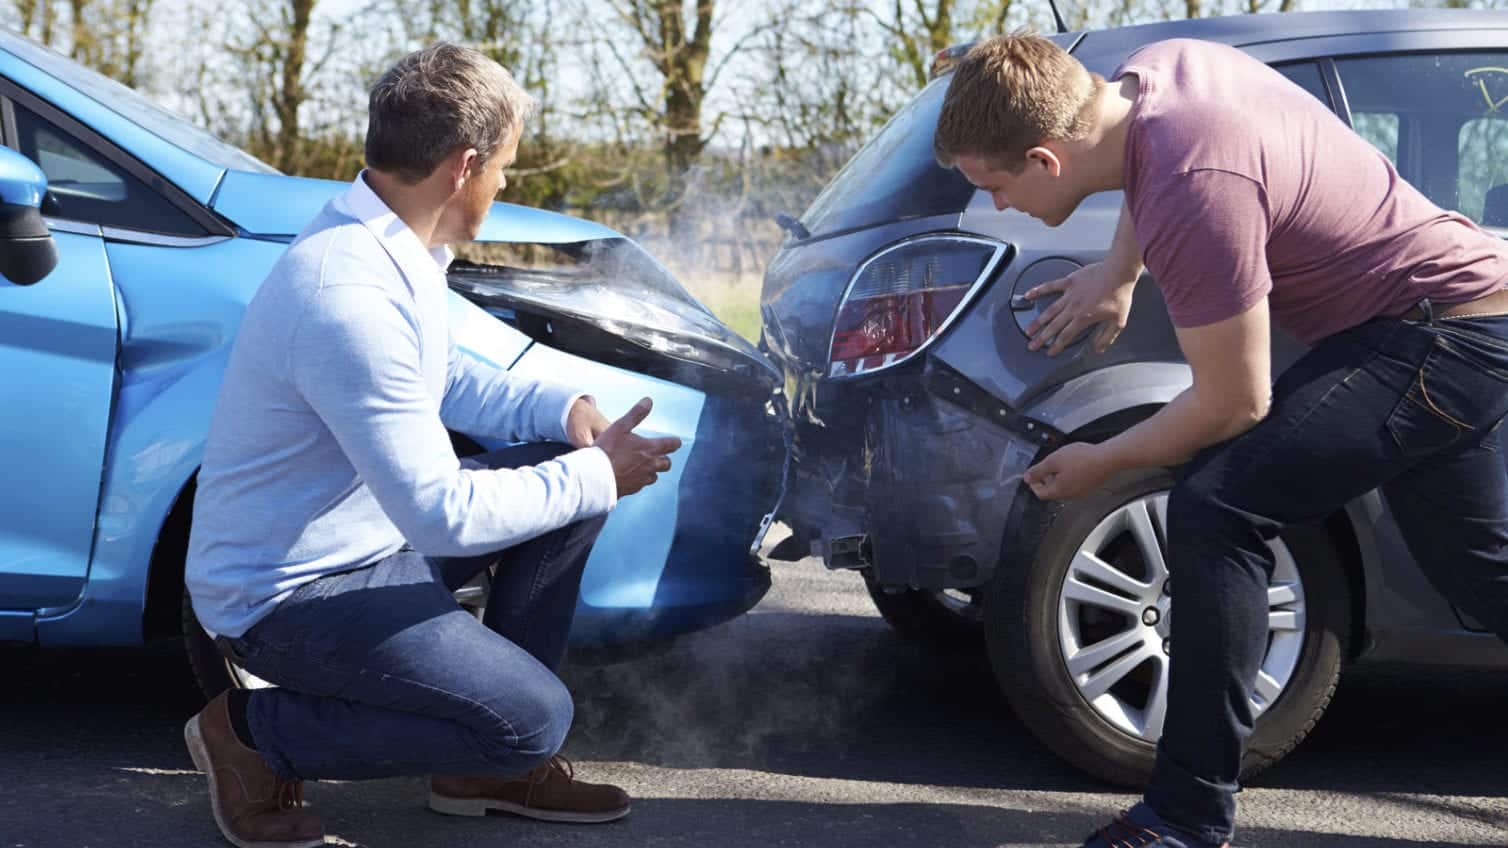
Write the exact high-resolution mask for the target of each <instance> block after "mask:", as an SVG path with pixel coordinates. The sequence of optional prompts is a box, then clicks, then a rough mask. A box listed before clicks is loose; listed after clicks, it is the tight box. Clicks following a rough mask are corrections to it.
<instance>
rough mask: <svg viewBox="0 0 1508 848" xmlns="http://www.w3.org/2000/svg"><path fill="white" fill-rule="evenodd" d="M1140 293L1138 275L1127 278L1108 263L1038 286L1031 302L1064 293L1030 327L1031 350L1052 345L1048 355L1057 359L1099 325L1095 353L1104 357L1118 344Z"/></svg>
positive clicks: (1030, 294)
mask: <svg viewBox="0 0 1508 848" xmlns="http://www.w3.org/2000/svg"><path fill="white" fill-rule="evenodd" d="M1135 290H1136V275H1135V274H1132V275H1131V278H1130V279H1129V280H1128V279H1126V274H1125V273H1122V272H1120V271H1118V270H1117V269H1115V267H1114V266H1112V265H1110V264H1109V263H1105V262H1096V263H1094V264H1092V265H1085V266H1084V267H1083V268H1080V269H1079V270H1077V271H1074V272H1073V273H1072V274H1069V275H1068V276H1066V277H1062V278H1060V279H1057V280H1051V281H1049V282H1046V283H1043V284H1041V285H1039V286H1034V287H1033V288H1032V289H1031V290H1030V291H1028V292H1027V293H1026V299H1027V300H1036V299H1037V298H1039V297H1045V296H1046V295H1049V294H1053V293H1055V292H1062V293H1063V296H1062V297H1060V298H1058V299H1057V300H1056V301H1054V302H1053V303H1052V304H1050V305H1049V306H1048V307H1047V308H1046V309H1044V310H1042V314H1041V315H1038V316H1037V318H1036V320H1034V321H1032V322H1031V323H1030V324H1028V325H1027V326H1026V333H1027V335H1029V336H1031V342H1030V343H1029V344H1028V345H1027V347H1028V348H1030V349H1031V350H1038V349H1040V348H1041V347H1042V346H1043V345H1048V348H1047V355H1048V356H1057V355H1058V354H1059V353H1062V352H1063V349H1064V348H1066V347H1068V345H1069V344H1070V343H1072V342H1073V340H1074V339H1076V338H1078V336H1079V334H1080V333H1082V332H1084V331H1085V330H1087V329H1089V328H1090V327H1093V326H1095V325H1099V330H1098V331H1097V332H1096V333H1095V334H1094V349H1095V352H1097V353H1104V352H1105V350H1106V349H1107V348H1109V347H1110V345H1112V344H1114V343H1115V339H1116V337H1117V336H1119V335H1120V334H1121V330H1124V329H1125V328H1126V320H1127V318H1128V317H1129V316H1130V314H1131V295H1132V293H1133V292H1134V291H1135Z"/></svg>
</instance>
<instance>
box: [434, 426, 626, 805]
mask: <svg viewBox="0 0 1508 848" xmlns="http://www.w3.org/2000/svg"><path fill="white" fill-rule="evenodd" d="M568 450H569V448H568V447H567V446H565V445H554V444H534V445H522V446H517V447H511V448H504V449H502V450H499V451H494V452H492V453H489V454H484V455H482V456H480V457H474V458H473V459H472V461H473V462H475V463H476V464H479V465H484V466H486V467H490V468H517V467H520V466H523V465H534V464H537V463H540V462H545V461H548V460H550V459H553V458H554V457H556V456H559V455H560V454H562V453H565V452H566V451H568ZM604 520H605V519H604V518H601V517H599V518H592V519H587V520H584V521H579V522H576V523H575V524H570V525H567V526H565V527H561V528H559V529H557V530H553V531H551V532H549V533H545V534H543V535H541V536H538V537H536V538H534V539H530V540H529V541H527V542H524V543H522V544H520V545H517V546H515V547H513V548H509V549H508V550H506V551H503V552H501V553H500V554H498V555H496V556H492V557H482V558H477V559H471V560H465V559H441V560H437V561H436V562H435V566H436V570H437V571H438V572H439V573H440V574H441V575H442V577H443V579H444V580H445V582H446V583H447V585H449V586H450V587H451V588H455V587H457V586H459V585H461V584H462V583H464V582H465V581H466V580H468V579H470V577H471V575H473V574H475V573H476V572H477V571H478V570H479V568H480V567H485V565H482V566H479V564H478V563H479V562H480V561H486V562H487V563H488V564H494V563H495V572H496V573H495V574H494V576H493V579H492V591H491V593H490V596H489V598H488V603H487V610H486V612H485V613H484V615H483V618H482V620H483V622H484V623H485V624H486V626H487V627H488V629H490V630H492V631H493V632H494V633H497V634H499V635H501V636H503V637H504V638H506V639H508V640H509V641H510V642H512V643H513V644H515V645H517V646H518V647H520V648H523V649H524V650H525V651H527V652H528V653H529V655H530V656H532V657H534V658H535V659H536V660H538V661H539V662H540V663H541V664H542V665H543V666H544V667H545V668H547V669H549V670H550V671H551V672H554V670H555V669H556V668H557V667H559V665H560V662H561V660H562V658H563V657H564V655H565V649H566V642H567V640H568V638H569V636H570V630H571V621H572V619H573V617H574V616H575V612H576V603H577V600H578V598H579V596H580V586H581V575H582V571H583V570H584V569H585V567H586V561H587V558H588V556H589V555H590V554H591V551H592V546H593V544H594V543H595V542H596V539H597V535H598V534H599V533H600V532H601V531H602V524H603V521H604ZM549 683H550V684H553V686H550V685H549V684H547V683H546V682H545V680H544V678H542V677H541V678H538V679H537V680H536V684H535V688H539V689H542V690H543V689H547V688H548V689H552V690H555V691H548V692H547V691H541V692H539V693H538V697H531V698H530V699H529V700H530V701H531V702H535V703H540V704H550V703H555V704H558V705H559V706H557V707H554V708H546V709H545V710H544V711H543V712H542V713H540V714H537V715H532V716H520V717H515V716H513V715H510V716H509V722H510V724H512V725H513V726H514V730H515V731H516V732H517V734H516V735H517V736H518V737H519V738H521V739H529V738H533V739H535V740H536V741H545V740H547V739H548V738H549V736H550V732H549V731H548V730H545V731H541V732H537V733H536V732H535V731H534V730H532V729H531V728H530V727H529V726H528V725H530V724H531V723H533V722H540V723H541V724H540V725H538V726H541V727H554V728H558V732H559V738H557V739H555V741H554V742H553V743H551V744H548V745H547V747H546V749H545V750H544V751H542V752H541V756H540V757H539V759H540V760H541V762H539V764H538V765H536V766H535V767H534V768H532V769H530V770H529V771H527V772H524V773H522V774H517V775H514V776H512V777H496V776H483V775H474V776H465V775H440V774H436V775H435V776H434V777H433V778H431V780H430V794H429V808H430V809H431V810H434V811H435V812H437V813H446V814H448V815H459V816H480V815H485V814H486V813H487V812H488V811H489V810H496V811H500V812H506V813H513V814H515V815H520V816H527V817H529V818H533V819H539V820H542V821H553V822H573V823H597V822H609V821H614V820H616V819H620V818H623V817H624V816H626V815H628V811H629V798H628V793H626V792H624V791H623V790H622V789H619V788H618V787H616V786H608V785H604V784H594V783H587V782H585V781H581V780H577V779H576V777H575V771H574V769H573V767H572V765H571V763H570V761H569V760H567V759H566V758H564V757H562V756H560V755H559V754H558V753H557V752H558V751H559V749H560V746H561V744H563V743H564V741H565V732H566V731H567V730H568V729H569V728H570V724H571V716H572V709H573V707H572V703H571V696H570V693H569V692H568V691H567V690H566V688H565V685H564V684H562V683H560V681H559V680H558V679H556V678H554V677H553V676H552V677H550V678H549ZM531 712H532V711H531ZM520 722H522V723H523V726H521V725H520ZM529 747H536V746H535V745H532V744H531V745H530V746H529ZM519 755H520V750H519V749H518V747H517V746H515V747H514V748H513V749H512V750H511V752H510V754H509V757H510V761H511V762H513V763H517V761H518V758H519Z"/></svg>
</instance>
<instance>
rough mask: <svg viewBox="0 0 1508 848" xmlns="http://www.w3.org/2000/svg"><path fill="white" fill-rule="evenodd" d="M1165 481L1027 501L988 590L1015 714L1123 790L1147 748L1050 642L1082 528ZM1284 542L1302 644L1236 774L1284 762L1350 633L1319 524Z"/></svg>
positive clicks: (1340, 577)
mask: <svg viewBox="0 0 1508 848" xmlns="http://www.w3.org/2000/svg"><path fill="white" fill-rule="evenodd" d="M1172 484H1173V480H1172V477H1171V476H1169V475H1168V474H1167V473H1166V472H1162V471H1159V472H1148V473H1143V474H1139V475H1135V476H1132V475H1127V476H1125V477H1122V478H1118V479H1117V480H1115V481H1113V484H1112V485H1111V486H1109V487H1107V488H1106V489H1105V490H1102V491H1101V492H1099V493H1097V494H1095V495H1091V496H1086V497H1084V498H1080V499H1078V500H1075V501H1071V502H1068V503H1056V504H1034V505H1033V506H1032V508H1030V509H1029V510H1028V511H1027V514H1026V516H1025V518H1026V519H1027V520H1026V521H1024V522H1022V525H1021V527H1020V531H1021V532H1020V533H1019V535H1018V536H1017V539H1018V542H1017V543H1016V544H1015V545H1014V546H1013V549H1012V550H1010V551H1008V552H1007V554H1008V556H1007V557H1006V558H1005V559H1004V560H1003V562H1015V563H1019V564H1020V567H1015V568H1011V567H1005V566H1004V565H1002V567H1001V568H999V569H997V570H996V573H995V577H994V578H993V581H992V582H991V584H990V586H989V587H988V591H987V593H986V597H985V637H986V643H987V645H988V648H989V655H990V662H991V665H992V667H993V668H994V672H995V676H996V679H997V681H998V682H999V684H1000V686H1001V689H1002V690H1003V691H1004V694H1005V695H1006V697H1007V699H1008V700H1009V701H1010V702H1011V705H1012V707H1013V708H1014V709H1015V711H1016V713H1017V715H1018V716H1019V717H1020V718H1021V720H1022V721H1023V722H1024V723H1025V724H1026V726H1027V727H1028V728H1029V729H1030V730H1031V731H1032V733H1033V734H1035V735H1036V736H1037V738H1038V739H1040V740H1041V741H1042V742H1043V743H1044V744H1046V745H1047V746H1048V747H1049V748H1051V749H1052V750H1053V751H1054V752H1056V753H1057V754H1058V755H1059V756H1061V757H1063V759H1065V760H1067V761H1068V762H1070V763H1072V764H1073V765H1075V766H1077V767H1079V768H1080V769H1083V770H1084V771H1086V772H1088V773H1090V774H1091V775H1094V776H1095V777H1098V778H1100V779H1102V780H1106V781H1109V782H1110V783H1114V784H1119V785H1122V786H1127V787H1132V788H1140V787H1142V786H1144V785H1145V784H1146V781H1147V779H1148V777H1149V776H1150V775H1151V771H1152V762H1153V758H1154V755H1155V745H1154V743H1153V742H1149V741H1145V740H1143V739H1142V738H1140V737H1138V736H1134V735H1132V734H1131V733H1129V732H1127V731H1125V730H1122V729H1121V728H1118V727H1116V726H1115V725H1113V724H1111V723H1110V722H1109V721H1107V720H1106V719H1105V718H1103V717H1102V716H1101V715H1100V714H1099V713H1098V712H1096V711H1095V710H1094V708H1093V707H1091V706H1090V704H1089V702H1088V701H1087V700H1086V699H1085V697H1084V696H1083V694H1082V693H1081V692H1080V691H1079V689H1078V687H1077V686H1076V685H1075V684H1074V682H1073V680H1072V678H1071V677H1070V675H1069V673H1068V670H1067V667H1066V665H1065V662H1064V659H1063V656H1062V650H1061V648H1060V647H1059V645H1060V643H1059V630H1058V628H1059V622H1058V621H1057V618H1058V598H1059V592H1060V591H1061V587H1062V585H1063V581H1064V579H1065V577H1066V575H1067V570H1068V568H1069V566H1070V564H1071V562H1072V560H1073V558H1074V556H1075V555H1076V554H1077V553H1078V551H1079V549H1080V547H1081V545H1082V544H1083V543H1084V542H1085V540H1086V539H1087V538H1088V536H1089V533H1090V531H1091V530H1093V529H1094V528H1095V527H1096V526H1097V525H1098V524H1099V523H1100V522H1101V521H1102V520H1104V519H1105V518H1106V517H1107V516H1109V515H1110V514H1111V513H1112V512H1114V511H1115V510H1116V509H1119V508H1120V507H1121V506H1123V505H1125V504H1128V503H1131V502H1132V501H1134V500H1136V499H1137V498H1140V497H1143V496H1146V495H1150V494H1154V493H1156V492H1159V491H1167V490H1169V489H1170V488H1171V487H1172ZM1283 542H1284V543H1285V544H1286V545H1287V547H1288V550H1289V552H1290V553H1291V554H1292V555H1293V558H1294V561H1295V564H1296V565H1297V569H1298V574H1299V578H1300V580H1301V581H1302V583H1303V593H1304V599H1305V605H1306V609H1307V612H1306V626H1305V628H1304V640H1303V645H1302V648H1301V649H1300V651H1299V654H1298V660H1297V664H1296V665H1295V667H1294V669H1293V672H1292V674H1291V676H1290V678H1289V682H1288V685H1287V687H1286V688H1285V689H1284V690H1283V692H1282V694H1280V695H1279V696H1278V698H1277V700H1276V701H1274V702H1273V704H1272V705H1271V706H1269V707H1268V708H1267V709H1266V710H1265V711H1264V712H1263V713H1262V714H1261V715H1260V716H1258V718H1257V723H1256V727H1255V729H1254V731H1253V734H1252V737H1251V739H1250V740H1249V744H1248V746H1247V751H1246V756H1245V759H1244V761H1243V764H1242V777H1243V779H1244V778H1249V777H1251V776H1252V775H1255V774H1256V773H1257V772H1259V771H1261V770H1262V769H1264V768H1266V767H1268V766H1270V765H1272V764H1273V763H1276V762H1277V761H1279V760H1281V759H1282V758H1283V757H1284V756H1285V755H1287V754H1288V753H1289V752H1290V751H1292V750H1293V748H1294V747H1295V746H1296V745H1298V743H1299V742H1300V741H1302V740H1303V738H1304V737H1305V736H1306V735H1308V733H1309V731H1310V729H1312V728H1313V727H1314V724H1315V722H1317V721H1318V720H1319V717H1320V715H1321V714H1322V713H1323V712H1324V711H1325V708H1326V707H1327V706H1328V705H1329V703H1330V698H1331V696H1332V695H1333V694H1334V692H1335V686H1336V683H1337V681H1338V679H1339V675H1340V667H1341V662H1342V658H1343V657H1344V655H1345V654H1344V652H1345V639H1346V634H1347V633H1349V632H1350V630H1349V628H1350V602H1349V598H1348V592H1349V589H1348V583H1347V580H1346V575H1345V573H1344V571H1343V568H1342V566H1341V563H1340V562H1339V559H1338V557H1337V555H1336V553H1335V550H1334V547H1333V545H1331V544H1330V543H1329V541H1328V539H1327V538H1326V537H1325V535H1324V533H1323V531H1320V530H1318V529H1314V528H1297V529H1295V530H1292V531H1289V532H1286V533H1284V534H1283ZM1171 659H1172V657H1169V660H1171Z"/></svg>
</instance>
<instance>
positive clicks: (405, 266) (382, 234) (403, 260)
mask: <svg viewBox="0 0 1508 848" xmlns="http://www.w3.org/2000/svg"><path fill="white" fill-rule="evenodd" d="M366 174H367V172H366V171H364V170H363V171H362V172H361V173H359V174H357V175H356V179H355V180H353V181H352V182H351V187H350V188H349V189H347V190H346V191H345V193H344V194H341V195H340V196H339V197H337V198H336V205H337V207H338V208H339V209H340V211H342V212H344V213H345V214H347V215H349V216H351V217H352V218H355V219H356V220H358V221H360V222H361V223H362V225H363V226H365V227H366V228H367V229H368V230H370V231H371V233H372V235H374V236H376V237H377V240H378V241H379V242H381V243H382V247H383V249H385V250H386V251H387V252H388V255H389V256H391V257H392V258H393V262H395V263H397V265H398V269H399V270H400V271H402V272H403V275H404V276H405V277H408V278H409V279H410V280H415V281H416V280H420V279H424V278H426V277H429V278H433V277H434V276H435V274H436V272H437V271H438V273H439V278H440V280H441V281H442V282H443V281H444V278H445V269H446V268H448V267H450V262H451V260H452V259H454V258H455V253H454V252H452V251H451V249H450V247H449V246H448V245H440V246H438V247H432V248H427V247H425V246H424V242H422V241H420V240H419V236H418V234H417V233H415V232H414V231H413V230H412V229H409V226H408V224H405V223H404V222H403V219H402V218H400V217H398V213H396V212H394V211H393V210H392V209H389V208H388V205H387V204H386V203H384V202H383V201H382V198H380V197H378V196H377V192H375V191H372V187H371V186H370V185H368V184H367V180H366Z"/></svg>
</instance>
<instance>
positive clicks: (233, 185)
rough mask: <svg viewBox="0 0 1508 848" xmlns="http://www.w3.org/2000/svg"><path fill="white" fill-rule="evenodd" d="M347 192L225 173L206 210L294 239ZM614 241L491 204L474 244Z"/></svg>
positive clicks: (567, 221) (596, 230)
mask: <svg viewBox="0 0 1508 848" xmlns="http://www.w3.org/2000/svg"><path fill="white" fill-rule="evenodd" d="M349 186H350V183H343V182H337V181H335V180H312V179H307V178H304V177H288V176H284V175H282V174H257V173H252V172H250V171H226V172H225V177H224V179H222V180H221V181H220V187H219V188H218V189H217V190H216V191H215V196H214V199H213V200H212V201H211V202H210V206H211V208H213V209H214V210H215V212H217V213H219V214H220V215H222V216H224V217H225V218H227V219H229V220H230V221H231V222H232V223H234V224H235V225H236V226H238V227H240V228H241V229H242V230H245V231H246V232H247V233H248V234H249V235H252V236H264V237H270V238H292V237H293V236H296V235H298V234H299V232H300V231H301V230H303V228H304V225H306V224H308V223H309V222H310V221H312V220H314V216H315V215H318V214H319V211H320V210H321V209H323V208H324V207H325V204H326V203H329V202H330V200H331V199H332V198H334V197H335V196H336V195H338V194H340V193H341V192H343V191H345V190H346V189H347V188H348V187H349ZM617 235H618V233H616V232H614V231H613V230H611V229H609V228H607V227H604V226H602V225H601V224H595V223H592V222H591V221H584V220H582V219H580V218H572V217H571V216H569V215H561V214H558V213H556V212H546V211H545V210H543V209H531V208H530V207H527V206H515V205H514V204H512V203H494V204H492V212H491V213H490V214H489V215H488V216H487V220H486V221H485V222H484V223H483V224H482V232H481V233H480V234H479V235H478V236H477V241H483V242H517V243H531V244H564V243H568V242H581V241H589V240H592V239H601V238H612V237H615V236H617Z"/></svg>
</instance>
